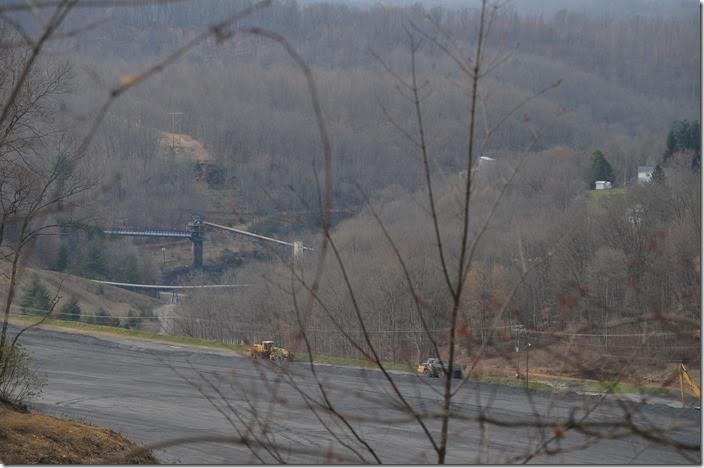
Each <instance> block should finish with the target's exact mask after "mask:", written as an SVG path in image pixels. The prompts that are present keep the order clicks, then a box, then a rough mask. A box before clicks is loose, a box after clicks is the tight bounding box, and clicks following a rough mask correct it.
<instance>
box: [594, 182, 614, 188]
mask: <svg viewBox="0 0 704 468" xmlns="http://www.w3.org/2000/svg"><path fill="white" fill-rule="evenodd" d="M610 188H611V182H609V181H608V180H597V181H596V182H594V189H595V190H609V189H610Z"/></svg>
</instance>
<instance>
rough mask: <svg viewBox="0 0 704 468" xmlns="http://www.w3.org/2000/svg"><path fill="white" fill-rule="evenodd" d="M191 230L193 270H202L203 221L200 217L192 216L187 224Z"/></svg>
mask: <svg viewBox="0 0 704 468" xmlns="http://www.w3.org/2000/svg"><path fill="white" fill-rule="evenodd" d="M188 227H189V228H190V229H191V242H193V269H194V270H200V269H201V268H203V220H201V219H200V216H194V217H193V219H191V222H190V223H188Z"/></svg>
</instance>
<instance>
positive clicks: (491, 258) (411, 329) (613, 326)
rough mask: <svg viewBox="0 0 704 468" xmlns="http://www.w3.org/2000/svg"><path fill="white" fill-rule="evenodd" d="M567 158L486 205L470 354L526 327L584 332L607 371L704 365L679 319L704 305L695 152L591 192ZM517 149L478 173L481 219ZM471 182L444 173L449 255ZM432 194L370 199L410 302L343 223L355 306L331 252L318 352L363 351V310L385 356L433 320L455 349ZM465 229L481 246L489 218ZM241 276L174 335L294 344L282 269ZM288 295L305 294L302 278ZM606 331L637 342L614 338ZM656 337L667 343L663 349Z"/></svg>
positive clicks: (388, 258) (383, 261)
mask: <svg viewBox="0 0 704 468" xmlns="http://www.w3.org/2000/svg"><path fill="white" fill-rule="evenodd" d="M568 154H569V153H567V152H564V151H562V152H561V151H555V150H551V151H545V152H540V153H534V154H531V155H529V156H528V159H527V162H526V164H525V166H524V167H523V168H522V169H521V171H520V173H519V174H518V176H517V177H516V179H514V182H513V183H512V185H511V186H510V188H509V190H508V192H507V194H506V195H505V197H504V199H503V200H502V202H501V204H500V207H499V209H498V210H497V211H495V212H494V213H493V215H491V216H492V217H491V221H490V223H489V225H488V229H487V231H486V232H485V234H484V235H483V237H482V240H481V241H480V244H479V247H478V250H477V256H476V260H475V262H474V263H473V264H472V267H471V270H470V273H469V276H468V279H467V293H466V295H465V298H464V302H463V307H462V310H461V317H460V323H459V328H458V329H459V330H461V331H462V333H461V334H460V337H461V345H460V350H461V353H462V355H465V356H468V355H474V354H473V353H476V352H478V349H479V347H480V346H484V348H483V349H484V351H483V352H484V353H488V354H485V355H488V356H491V355H492V352H493V351H492V349H496V348H501V349H503V348H505V347H506V346H512V342H507V340H508V338H509V337H512V336H513V330H515V327H516V326H518V325H520V326H522V327H524V329H526V330H527V331H528V332H529V333H538V335H536V336H544V335H540V334H546V335H545V336H550V334H555V333H567V334H568V335H569V334H577V335H585V336H591V337H593V340H591V341H590V345H589V348H588V349H587V351H589V352H596V353H599V354H598V355H601V356H602V358H603V359H602V363H603V364H604V365H605V366H607V367H608V366H612V367H611V369H612V370H613V369H614V368H616V367H617V366H619V365H628V364H632V363H633V362H635V360H638V359H650V360H651V361H650V362H651V363H653V362H655V363H656V364H662V365H666V364H667V363H668V362H669V361H671V360H679V359H684V360H689V361H690V362H691V361H697V360H698V359H699V358H698V347H697V346H695V344H696V343H695V341H692V340H696V339H697V338H696V337H694V336H693V335H692V332H691V328H690V326H689V325H686V324H687V323H690V324H696V323H699V320H700V300H701V292H700V282H699V272H698V268H699V264H700V258H701V252H700V243H699V241H698V239H700V235H701V212H700V207H701V202H700V198H699V190H700V183H699V177H700V175H699V173H698V172H697V171H694V170H692V168H691V165H690V160H691V156H692V154H691V153H688V154H684V153H683V154H682V155H681V156H680V157H674V158H672V159H670V160H668V161H667V162H666V163H664V164H663V165H662V167H663V169H662V170H663V177H662V178H660V179H658V180H655V181H654V182H651V183H645V184H639V183H635V182H634V183H631V184H629V185H628V187H626V188H622V189H614V190H604V191H585V188H586V186H587V183H588V177H589V167H590V163H591V155H589V154H584V155H583V157H582V158H581V159H580V160H579V161H577V164H575V161H573V160H571V159H570V158H569V157H568ZM605 156H606V157H608V154H606V155H605ZM508 159H509V161H506V162H503V163H502V162H495V163H494V165H493V166H482V168H481V169H480V172H479V173H478V174H479V175H478V176H477V179H476V182H475V183H476V184H477V185H476V187H475V190H476V191H475V196H474V201H473V202H472V206H471V210H470V211H471V212H472V214H473V216H474V219H477V220H483V219H486V217H487V216H489V215H490V213H491V206H492V204H493V200H494V199H495V197H496V196H497V195H498V192H499V190H500V187H501V181H502V180H506V176H507V174H509V173H510V172H511V170H512V169H511V168H512V167H513V166H514V165H515V162H516V159H514V158H513V157H509V158H508ZM580 161H581V162H580ZM585 174H586V176H585ZM462 184H463V181H462V179H461V178H460V177H457V178H454V179H452V178H448V179H445V181H444V183H441V187H442V188H441V190H440V191H439V195H438V200H439V201H438V212H439V213H440V215H439V216H440V219H439V221H440V228H441V232H442V235H443V244H444V246H445V255H446V259H450V260H449V262H450V263H451V264H452V262H454V261H456V259H457V257H458V254H459V252H458V251H457V249H456V248H453V247H452V246H453V245H457V241H458V240H459V237H460V230H459V226H458V223H457V222H456V220H457V216H458V214H459V213H458V211H457V210H458V209H459V206H458V205H457V204H456V200H457V198H456V197H457V194H459V193H461V192H460V191H461V187H462ZM426 200H427V195H425V194H424V193H422V192H421V193H417V194H414V195H408V196H403V197H399V198H396V199H394V200H385V199H377V200H376V201H375V202H374V204H375V206H376V209H377V210H378V212H379V215H380V217H381V219H382V221H383V223H384V227H385V228H386V229H387V231H388V232H389V233H390V235H391V237H392V239H393V240H394V243H395V248H397V249H398V251H399V252H400V253H401V255H402V256H403V258H404V260H405V262H406V267H407V268H408V272H409V273H410V276H411V278H412V284H413V287H414V291H415V293H416V294H417V297H414V296H413V294H411V293H410V290H409V285H408V284H407V282H406V279H405V275H404V272H403V271H402V270H401V267H400V265H399V264H398V262H397V261H396V258H395V254H394V251H393V248H392V247H391V245H389V243H388V241H387V240H386V238H385V236H384V235H383V232H382V231H381V229H380V226H379V224H378V223H377V222H376V221H375V219H374V217H372V216H371V214H370V213H368V212H365V213H363V214H362V215H360V216H359V217H357V218H355V219H353V220H349V221H346V222H344V223H343V224H342V225H341V226H340V227H339V228H338V229H336V231H335V234H334V239H335V242H336V244H337V245H338V246H339V247H338V248H339V249H340V255H341V257H342V259H343V261H344V263H345V270H346V272H347V275H348V278H349V282H350V287H351V288H352V290H353V291H354V294H355V298H356V304H355V303H354V302H353V301H352V299H351V296H350V294H349V292H348V290H347V286H346V283H345V279H344V277H343V275H342V273H341V271H340V269H339V267H338V266H337V265H336V263H335V261H334V260H333V259H331V258H330V257H328V263H327V265H326V269H325V275H324V277H323V279H322V284H321V287H320V290H319V291H318V292H317V297H318V300H319V302H318V303H317V304H316V305H315V306H314V307H313V310H312V313H311V314H310V315H307V316H304V317H303V321H304V323H305V324H306V327H307V330H308V331H309V332H310V335H309V336H310V337H311V346H312V347H313V350H314V352H316V353H329V354H336V355H347V356H353V357H360V356H361V355H360V353H359V351H358V350H357V349H355V348H354V347H353V346H351V345H350V343H349V342H348V340H346V339H345V338H344V336H343V334H342V333H341V331H340V330H339V329H338V326H339V327H341V328H342V329H343V330H345V333H348V334H351V335H352V336H354V337H355V338H357V339H359V340H362V328H361V325H360V322H359V319H358V318H357V313H356V312H355V309H356V308H358V310H359V312H360V314H361V317H362V318H363V320H364V322H365V325H366V328H367V330H368V333H369V336H370V337H371V339H372V342H373V343H374V345H375V347H376V349H377V350H379V351H380V352H381V353H382V355H383V357H384V359H389V360H392V361H397V362H405V361H413V360H415V359H421V358H423V357H424V356H426V355H430V354H432V351H431V349H432V348H431V343H430V341H429V339H428V335H427V332H426V328H427V329H429V330H430V333H431V335H432V336H433V337H434V338H435V339H437V340H439V344H440V346H441V347H443V346H446V345H447V342H445V341H444V339H445V337H446V336H447V335H446V330H447V327H448V325H449V323H448V314H447V311H448V310H449V308H450V305H451V304H450V302H449V301H450V298H449V297H448V295H447V294H443V293H442V291H443V288H444V287H445V285H444V279H443V275H442V274H441V265H440V263H439V260H438V255H437V248H436V245H435V238H434V235H435V234H434V230H433V228H432V223H431V218H430V215H429V209H428V206H427V201H426ZM471 228H472V229H471V239H472V240H474V239H476V238H477V236H478V235H479V232H480V229H481V223H480V222H478V221H477V222H474V223H472V226H471ZM315 265H316V259H315V258H310V259H309V260H308V262H307V263H306V264H305V265H303V266H301V271H302V272H303V275H304V276H305V275H306V274H307V273H306V272H310V271H313V270H314V268H315ZM240 273H241V274H243V275H244V276H245V277H248V278H260V280H259V281H257V282H252V283H251V284H252V285H251V286H250V287H249V288H247V289H246V290H242V291H238V292H237V293H236V294H227V295H226V294H216V295H210V296H209V297H204V296H198V297H197V298H195V297H194V298H193V300H192V301H191V300H189V301H186V302H184V303H182V304H181V305H180V306H179V308H180V309H179V313H180V314H181V317H182V319H181V320H180V322H179V323H180V326H181V329H180V330H181V331H182V332H185V333H189V334H192V335H194V336H202V337H210V338H217V339H222V340H225V341H233V340H234V341H237V340H241V341H244V342H246V341H248V340H257V339H266V338H267V337H269V338H271V337H273V338H275V339H278V340H282V341H284V342H287V343H296V340H297V338H296V337H297V334H296V329H297V323H298V322H297V318H296V312H295V309H294V308H293V306H292V298H291V293H292V290H291V285H290V283H285V284H284V283H283V282H282V281H285V280H282V278H286V275H287V274H286V272H285V268H284V267H283V266H281V267H276V266H272V265H269V266H267V265H264V264H261V265H250V266H248V267H245V269H243V270H242V271H241V272H240ZM450 275H451V276H453V275H454V273H452V272H451V273H450ZM514 286H516V287H517V289H516V290H515V291H513V295H512V290H513V288H514ZM294 290H295V291H296V294H298V295H301V297H304V295H305V290H304V289H303V288H294ZM419 304H420V308H421V310H422V313H423V316H424V321H425V325H424V324H423V322H422V321H421V320H420V316H419V314H418V307H419ZM299 307H300V303H299ZM612 335H616V337H619V336H629V337H637V339H636V341H634V342H632V343H631V344H628V345H623V339H622V340H621V341H620V343H621V344H620V345H619V344H616V345H615V344H614V338H613V337H612ZM610 337H611V338H610ZM663 337H669V338H668V339H669V341H668V343H669V344H668V345H667V346H666V347H663V345H662V343H663V341H662V339H663ZM609 339H611V341H609ZM658 339H659V340H661V341H657V340H658ZM633 343H634V344H633ZM298 345H301V346H302V344H300V343H298ZM502 347H503V348H502ZM581 351H585V350H584V349H581ZM614 366H615V367H614Z"/></svg>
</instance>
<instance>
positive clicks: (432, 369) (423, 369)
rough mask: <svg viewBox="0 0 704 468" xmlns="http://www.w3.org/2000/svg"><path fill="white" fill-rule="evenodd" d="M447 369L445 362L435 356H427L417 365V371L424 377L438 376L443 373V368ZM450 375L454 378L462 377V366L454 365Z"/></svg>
mask: <svg viewBox="0 0 704 468" xmlns="http://www.w3.org/2000/svg"><path fill="white" fill-rule="evenodd" d="M446 369H447V363H446V362H445V361H441V360H440V359H436V358H428V359H427V360H426V361H425V362H423V363H421V364H420V365H419V366H418V369H417V371H418V373H419V374H422V375H424V376H426V377H435V378H437V377H440V376H442V375H445V370H446ZM452 377H453V378H455V379H461V378H462V368H461V367H459V366H454V369H453V371H452Z"/></svg>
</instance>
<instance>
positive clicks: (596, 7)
mask: <svg viewBox="0 0 704 468" xmlns="http://www.w3.org/2000/svg"><path fill="white" fill-rule="evenodd" d="M322 2H328V3H347V4H350V5H359V6H371V5H379V4H381V5H410V4H413V3H420V4H422V5H423V6H425V7H426V8H432V7H435V6H443V7H448V8H462V7H473V6H477V5H479V0H300V1H299V3H301V4H305V3H322ZM506 6H507V8H510V9H514V10H516V11H518V12H519V13H542V14H548V15H552V14H554V13H555V12H557V11H559V10H561V9H567V10H572V11H576V12H580V13H585V14H588V15H590V16H597V17H600V16H604V15H607V16H611V17H627V16H633V15H644V16H652V15H658V16H680V15H691V14H693V13H695V12H697V11H698V10H699V2H697V1H696V0H618V1H614V0H512V1H509V2H508V3H507V4H506Z"/></svg>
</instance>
